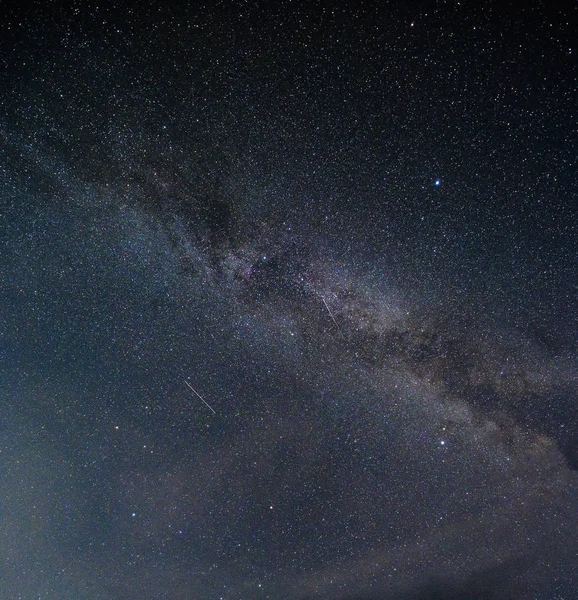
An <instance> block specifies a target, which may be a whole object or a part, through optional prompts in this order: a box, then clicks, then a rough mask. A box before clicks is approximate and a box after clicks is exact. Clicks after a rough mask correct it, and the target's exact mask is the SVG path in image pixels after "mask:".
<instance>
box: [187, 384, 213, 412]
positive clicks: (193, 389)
mask: <svg viewBox="0 0 578 600" xmlns="http://www.w3.org/2000/svg"><path fill="white" fill-rule="evenodd" d="M185 383H186V384H187V385H188V386H189V387H190V388H191V390H192V391H193V393H194V394H196V395H197V396H198V397H199V398H200V399H201V400H202V401H203V402H204V403H205V404H206V405H207V406H208V407H209V409H211V410H212V411H213V414H214V415H216V414H217V413H216V412H215V411H214V410H213V409H212V407H211V405H210V404H209V403H208V402H206V401H205V399H204V398H203V397H202V396H201V394H199V392H197V390H196V389H195V388H194V387H193V386H192V385H191V384H190V383H189V382H188V381H185Z"/></svg>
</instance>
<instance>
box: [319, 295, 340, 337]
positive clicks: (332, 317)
mask: <svg viewBox="0 0 578 600" xmlns="http://www.w3.org/2000/svg"><path fill="white" fill-rule="evenodd" d="M321 300H323V304H325V308H326V309H327V312H328V313H329V316H330V317H331V320H332V321H333V322H334V323H335V327H337V331H339V333H340V334H341V335H343V333H342V332H341V328H340V327H339V325H338V323H337V321H336V320H335V317H334V316H333V313H332V312H331V309H330V308H329V305H328V304H327V302H325V298H324V297H323V296H321Z"/></svg>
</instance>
